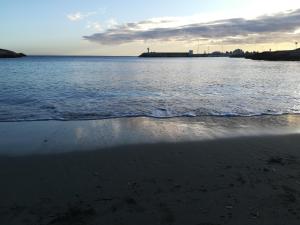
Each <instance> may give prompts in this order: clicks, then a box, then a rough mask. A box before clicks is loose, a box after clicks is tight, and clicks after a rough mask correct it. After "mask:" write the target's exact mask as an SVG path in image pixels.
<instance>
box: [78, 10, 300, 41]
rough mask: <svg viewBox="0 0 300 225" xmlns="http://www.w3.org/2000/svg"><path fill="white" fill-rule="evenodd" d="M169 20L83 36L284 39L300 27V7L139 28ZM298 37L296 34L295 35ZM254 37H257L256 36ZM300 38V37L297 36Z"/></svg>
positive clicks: (95, 38)
mask: <svg viewBox="0 0 300 225" xmlns="http://www.w3.org/2000/svg"><path fill="white" fill-rule="evenodd" d="M168 22H170V21H169V20H166V21H160V22H159V23H158V22H157V21H156V22H154V21H151V20H146V21H141V22H137V23H127V24H123V25H119V26H117V27H115V28H113V29H109V30H107V31H105V32H103V33H96V34H93V35H91V36H84V39H86V40H89V41H92V42H97V43H100V44H104V45H114V44H123V43H129V42H134V41H147V40H166V41H167V40H179V41H182V40H187V41H189V40H192V39H216V40H224V43H228V44H230V43H237V42H239V43H243V41H244V42H251V41H252V42H253V43H260V42H262V41H266V40H268V41H272V40H276V41H278V40H280V39H282V40H284V39H286V38H289V37H293V35H290V34H291V33H293V32H294V31H295V30H297V29H298V28H300V9H297V10H293V11H288V12H285V13H278V14H275V15H272V16H261V17H258V18H256V19H253V20H247V19H243V18H233V19H226V20H218V21H212V22H209V23H194V24H189V25H185V26H178V27H172V28H154V29H148V30H139V29H138V28H139V27H140V26H142V25H143V24H154V25H155V24H161V23H168ZM294 36H295V35H294ZM253 37H255V38H253ZM297 37H298V36H297Z"/></svg>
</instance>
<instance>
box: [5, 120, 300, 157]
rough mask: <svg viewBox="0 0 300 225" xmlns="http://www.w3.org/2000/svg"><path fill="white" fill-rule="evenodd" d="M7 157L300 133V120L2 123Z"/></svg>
mask: <svg viewBox="0 0 300 225" xmlns="http://www.w3.org/2000/svg"><path fill="white" fill-rule="evenodd" d="M0 132H1V133H2V134H4V135H1V137H0V149H1V150H0V153H1V154H13V155H14V154H17V155H18V154H36V153H38V154H43V153H60V152H69V151H86V150H96V149H104V148H107V147H114V146H119V145H130V144H143V143H157V142H168V143H173V142H189V141H200V140H208V139H216V138H227V137H237V136H253V135H254V136H259V135H272V134H274V135H277V134H290V133H299V132H300V116H296V115H286V116H260V117H227V118H224V117H198V118H173V119H153V118H122V119H108V120H97V121H70V122H60V121H47V122H24V123H1V124H0Z"/></svg>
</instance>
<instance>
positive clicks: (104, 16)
mask: <svg viewBox="0 0 300 225" xmlns="http://www.w3.org/2000/svg"><path fill="white" fill-rule="evenodd" d="M0 31H1V35H0V48H4V49H10V50H14V51H17V52H24V53H25V54H29V55H138V54H140V53H141V52H144V51H145V50H146V49H147V48H148V47H149V48H150V49H151V50H152V51H188V50H194V51H195V52H199V53H201V52H204V51H206V52H207V51H210V52H212V51H230V50H234V49H236V48H242V49H244V50H248V51H254V50H255V51H264V50H269V49H272V50H280V49H293V48H295V47H296V45H295V42H298V41H299V43H300V1H299V0H280V1H279V0H185V1H182V0H151V1H138V0H127V1H120V0H51V1H50V0H49V1H42V0H0Z"/></svg>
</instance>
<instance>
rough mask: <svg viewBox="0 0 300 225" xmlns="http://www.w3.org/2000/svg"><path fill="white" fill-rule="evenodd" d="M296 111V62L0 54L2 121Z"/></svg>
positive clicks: (299, 87)
mask: <svg viewBox="0 0 300 225" xmlns="http://www.w3.org/2000/svg"><path fill="white" fill-rule="evenodd" d="M298 113H300V63H298V62H260V61H251V60H246V59H229V58H193V59H189V58H178V59H167V58H166V59H164V58H160V59H140V58H135V57H27V58H22V59H1V60H0V121H32V120H87V119H103V118H115V117H137V116H146V117H158V118H166V117H196V116H209V115H212V116H253V115H265V114H268V115H269V114H270V115H272V114H274V115H278V114H298Z"/></svg>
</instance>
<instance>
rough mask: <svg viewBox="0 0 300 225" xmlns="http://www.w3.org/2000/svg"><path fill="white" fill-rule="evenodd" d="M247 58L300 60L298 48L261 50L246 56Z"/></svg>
mask: <svg viewBox="0 0 300 225" xmlns="http://www.w3.org/2000/svg"><path fill="white" fill-rule="evenodd" d="M246 58H247V59H253V60H267V61H300V48H299V49H296V50H290V51H276V52H271V51H270V52H262V53H255V54H252V55H249V56H246Z"/></svg>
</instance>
